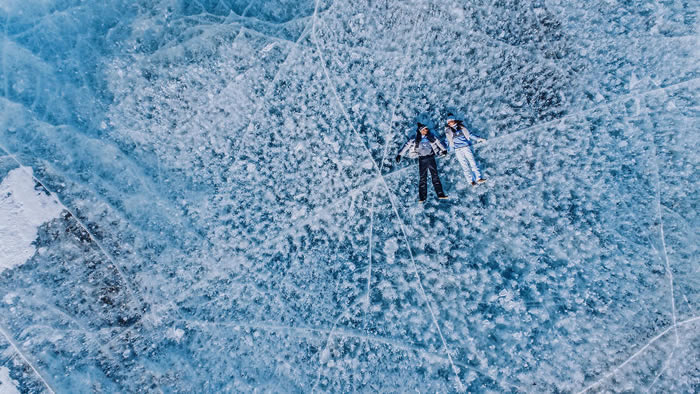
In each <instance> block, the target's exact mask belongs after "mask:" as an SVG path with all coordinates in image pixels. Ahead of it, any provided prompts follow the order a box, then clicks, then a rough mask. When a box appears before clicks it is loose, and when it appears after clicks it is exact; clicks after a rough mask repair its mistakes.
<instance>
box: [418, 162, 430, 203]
mask: <svg viewBox="0 0 700 394" xmlns="http://www.w3.org/2000/svg"><path fill="white" fill-rule="evenodd" d="M418 178H419V181H418V200H420V201H424V200H425V199H426V197H427V196H428V163H427V161H426V160H425V157H419V158H418Z"/></svg>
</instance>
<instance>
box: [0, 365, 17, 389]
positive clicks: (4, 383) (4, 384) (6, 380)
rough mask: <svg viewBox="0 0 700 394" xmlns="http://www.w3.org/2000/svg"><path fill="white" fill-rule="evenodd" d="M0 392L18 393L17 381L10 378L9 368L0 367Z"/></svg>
mask: <svg viewBox="0 0 700 394" xmlns="http://www.w3.org/2000/svg"><path fill="white" fill-rule="evenodd" d="M0 394H19V390H17V381H15V380H12V378H10V370H9V369H8V368H7V367H0Z"/></svg>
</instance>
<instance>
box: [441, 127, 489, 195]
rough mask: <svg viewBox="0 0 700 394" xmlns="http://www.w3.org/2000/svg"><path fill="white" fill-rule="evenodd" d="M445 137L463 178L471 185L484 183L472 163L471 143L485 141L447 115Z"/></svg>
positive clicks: (484, 180)
mask: <svg viewBox="0 0 700 394" xmlns="http://www.w3.org/2000/svg"><path fill="white" fill-rule="evenodd" d="M445 135H446V136H447V141H448V145H449V146H450V148H451V149H453V150H454V151H455V156H457V160H458V161H459V164H461V165H462V170H463V171H464V176H465V177H466V178H467V179H469V180H471V181H472V185H476V184H477V183H483V182H486V179H484V178H482V177H481V172H480V171H479V167H477V165H476V162H475V161H474V155H473V154H472V148H471V146H472V143H473V142H474V141H476V142H484V141H486V140H485V139H483V138H481V137H479V136H477V135H475V134H472V133H470V132H469V130H468V129H467V127H466V126H464V124H462V121H461V120H456V119H455V117H454V115H452V114H447V125H446V126H445Z"/></svg>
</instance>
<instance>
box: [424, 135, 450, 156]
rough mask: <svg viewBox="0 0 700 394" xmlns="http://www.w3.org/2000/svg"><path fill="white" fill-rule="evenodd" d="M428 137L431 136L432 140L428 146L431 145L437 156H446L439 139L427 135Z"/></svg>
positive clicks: (445, 150)
mask: <svg viewBox="0 0 700 394" xmlns="http://www.w3.org/2000/svg"><path fill="white" fill-rule="evenodd" d="M428 135H429V136H432V137H433V138H432V140H431V141H430V145H432V147H433V150H434V151H435V150H437V151H438V152H437V153H438V154H440V155H446V154H447V149H445V147H444V146H443V145H442V142H440V140H439V139H437V138H436V137H435V136H434V135H432V134H428ZM436 148H437V149H436Z"/></svg>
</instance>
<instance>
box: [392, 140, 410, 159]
mask: <svg viewBox="0 0 700 394" xmlns="http://www.w3.org/2000/svg"><path fill="white" fill-rule="evenodd" d="M414 142H415V140H414V139H410V140H408V142H407V143H406V144H405V145H404V146H403V148H401V151H399V154H398V155H396V159H395V160H396V162H397V163H398V162H400V161H401V156H403V155H405V154H406V152H408V150H409V149H411V145H413V144H414Z"/></svg>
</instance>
